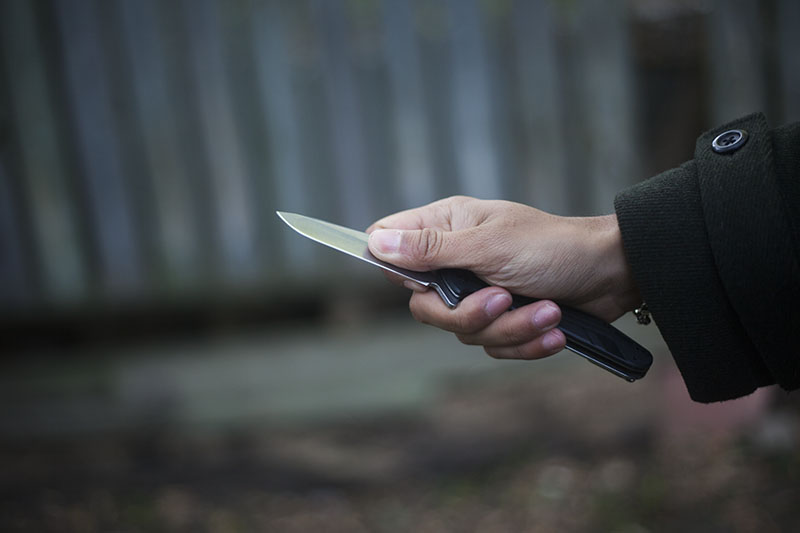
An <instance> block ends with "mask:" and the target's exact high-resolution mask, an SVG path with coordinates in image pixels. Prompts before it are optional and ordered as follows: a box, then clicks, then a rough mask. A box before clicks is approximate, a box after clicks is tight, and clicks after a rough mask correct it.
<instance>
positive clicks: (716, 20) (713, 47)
mask: <svg viewBox="0 0 800 533" xmlns="http://www.w3.org/2000/svg"><path fill="white" fill-rule="evenodd" d="M712 8H713V11H712V12H711V14H710V16H709V17H708V39H709V46H708V52H709V59H708V65H709V68H710V71H711V88H710V91H711V92H710V95H709V96H710V100H709V101H710V104H711V122H712V123H713V124H721V123H723V122H727V121H729V120H733V119H735V118H737V117H740V116H742V115H745V114H747V113H752V112H753V111H757V110H762V109H764V105H765V104H766V98H765V95H766V84H765V78H766V72H765V68H764V63H763V54H764V46H763V33H762V32H763V29H762V27H761V24H762V20H761V16H760V12H759V2H758V0H724V1H723V0H714V2H713V3H712ZM795 30H796V29H795Z"/></svg>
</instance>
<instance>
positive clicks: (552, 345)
mask: <svg viewBox="0 0 800 533" xmlns="http://www.w3.org/2000/svg"><path fill="white" fill-rule="evenodd" d="M542 347H543V348H544V349H545V350H547V351H549V352H559V351H561V349H562V348H563V347H564V335H563V334H562V333H561V331H559V330H557V329H553V330H550V331H548V332H547V333H545V334H544V337H542Z"/></svg>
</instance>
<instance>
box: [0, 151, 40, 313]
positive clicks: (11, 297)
mask: <svg viewBox="0 0 800 533" xmlns="http://www.w3.org/2000/svg"><path fill="white" fill-rule="evenodd" d="M15 200H16V198H15V195H14V190H13V186H12V183H11V176H10V175H9V174H8V172H6V165H5V161H4V159H3V157H2V155H0V311H6V310H8V309H10V308H11V309H13V308H16V307H21V306H22V305H24V304H25V303H27V302H31V301H33V300H34V294H32V291H31V287H32V285H33V283H32V280H31V279H30V278H31V276H30V275H29V273H30V268H29V261H27V260H26V253H25V247H24V244H23V236H22V229H21V227H20V226H21V225H20V216H21V215H22V213H21V209H20V208H21V206H20V205H19V203H18V202H17V201H15Z"/></svg>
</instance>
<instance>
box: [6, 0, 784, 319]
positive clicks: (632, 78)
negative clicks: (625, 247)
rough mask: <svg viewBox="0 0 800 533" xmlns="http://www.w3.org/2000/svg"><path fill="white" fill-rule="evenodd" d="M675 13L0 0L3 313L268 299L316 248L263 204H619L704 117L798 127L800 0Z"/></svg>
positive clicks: (649, 5)
mask: <svg viewBox="0 0 800 533" xmlns="http://www.w3.org/2000/svg"><path fill="white" fill-rule="evenodd" d="M685 4H686V3H685V2H684V3H675V2H668V1H651V2H641V3H637V2H631V3H626V2H621V1H614V2H607V1H602V0H585V1H571V2H567V1H547V0H516V1H511V0H502V1H501V0H497V1H488V0H482V1H481V0H448V1H433V0H414V1H403V0H383V1H377V0H361V1H333V0H330V1H327V0H317V1H305V0H303V1H296V2H293V1H286V2H279V1H257V0H232V1H214V0H182V1H181V0H174V1H172V0H170V1H155V0H72V1H68V0H51V1H30V0H3V1H2V2H0V47H2V53H0V311H4V312H12V313H13V312H14V311H15V310H18V309H40V308H52V307H65V308H67V309H69V308H72V307H74V306H76V305H78V306H79V305H83V304H86V303H100V304H101V305H104V304H106V303H115V304H119V303H126V302H132V301H133V302H138V301H149V302H156V303H157V302H159V301H161V300H163V299H165V298H176V297H177V298H180V297H182V296H185V295H194V296H196V295H198V294H200V295H202V294H207V293H218V292H225V291H246V290H251V289H253V288H255V289H256V290H261V291H263V292H264V294H268V293H269V291H270V290H271V288H274V287H275V286H277V284H281V285H285V284H292V283H296V282H298V280H299V276H300V275H301V274H307V273H308V272H311V268H310V265H311V263H313V262H314V261H315V258H318V257H320V256H319V255H318V254H319V252H317V251H316V250H315V249H314V248H313V246H310V245H309V243H307V242H305V241H303V240H301V239H299V238H296V237H295V236H294V235H290V234H288V233H287V232H286V229H285V228H284V227H282V225H281V224H280V223H279V222H278V220H277V218H276V217H275V215H274V212H275V210H276V209H281V210H288V211H297V212H301V213H306V214H310V215H314V216H319V217H322V218H326V219H329V220H332V221H337V222H340V223H343V224H346V225H350V226H354V227H365V226H366V225H368V224H369V222H371V221H372V220H374V219H375V218H377V217H379V216H381V215H383V214H386V213H389V212H392V211H395V210H398V209H402V208H406V207H410V206H416V205H420V204H423V203H426V202H429V201H432V200H434V199H436V198H439V197H442V196H446V195H450V194H456V193H457V194H468V195H474V196H478V197H485V198H489V197H493V198H507V199H512V200H518V201H523V202H527V203H531V204H534V205H536V206H539V207H542V208H544V209H548V210H550V211H555V212H559V213H583V214H586V213H593V212H608V211H610V210H611V209H612V207H611V206H612V199H613V196H614V193H615V192H616V191H617V190H619V189H620V188H622V187H624V186H626V185H628V184H630V183H632V182H634V181H637V180H639V179H642V178H644V177H646V173H647V172H649V171H651V170H660V169H653V168H651V167H652V166H653V164H654V163H653V160H654V157H653V154H655V153H660V154H662V158H664V159H665V160H666V161H667V164H677V163H679V162H680V160H679V159H675V155H674V154H676V153H677V154H681V155H686V156H687V157H690V156H691V152H690V147H691V146H692V144H693V140H694V135H696V134H697V133H699V131H698V126H708V125H710V124H712V123H715V122H717V121H719V120H722V119H727V118H731V117H733V116H735V115H737V114H740V113H743V112H748V111H750V110H753V109H765V110H766V111H768V112H769V114H770V117H771V118H774V119H776V120H778V121H782V120H787V119H795V120H796V119H798V118H800V94H798V92H800V79H798V78H800V66H799V65H798V63H797V62H798V55H797V54H796V51H797V50H798V49H800V46H798V44H800V43H798V35H800V31H798V30H800V8H799V7H798V6H800V4H798V3H797V2H794V1H792V0H775V1H773V2H767V3H764V2H756V1H751V0H727V1H725V2H722V1H715V2H710V3H708V2H706V3H703V4H702V5H701V7H700V8H696V7H691V6H690V7H687V6H686V5H685ZM765 5H766V7H765ZM649 29H652V30H653V31H650V30H649ZM659 32H660V33H659ZM670 32H671V33H670ZM661 36H663V37H664V38H665V39H666V42H663V40H660V37H661ZM687 36H688V38H687ZM653 54H655V55H656V56H657V57H656V58H655V59H652V58H651V55H653ZM687 72H688V74H687ZM670 84H672V85H670ZM667 114H668V115H669V116H667ZM654 118H655V119H657V120H654ZM676 133H677V134H679V135H676ZM665 137H667V139H668V140H665ZM656 144H657V146H655V145H656ZM665 145H666V146H670V147H672V148H671V149H670V150H671V151H669V152H668V155H663V149H664V146H665ZM659 150H661V152H659Z"/></svg>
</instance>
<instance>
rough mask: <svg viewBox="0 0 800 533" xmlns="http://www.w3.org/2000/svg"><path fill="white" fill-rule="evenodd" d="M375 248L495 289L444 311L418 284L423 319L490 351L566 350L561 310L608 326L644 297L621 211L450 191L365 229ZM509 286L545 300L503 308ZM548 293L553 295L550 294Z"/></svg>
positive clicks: (513, 354) (417, 305) (416, 301)
mask: <svg viewBox="0 0 800 533" xmlns="http://www.w3.org/2000/svg"><path fill="white" fill-rule="evenodd" d="M367 232H369V233H370V240H369V246H370V251H371V252H372V253H373V254H374V255H375V256H376V257H378V258H379V259H382V260H384V261H387V262H389V263H392V264H394V265H397V266H400V267H403V268H408V269H411V270H418V271H426V270H436V269H440V268H464V269H467V270H471V271H472V272H474V273H475V274H476V275H478V276H479V277H480V278H482V279H483V280H484V281H486V282H487V283H489V284H490V285H492V286H490V287H487V288H484V289H481V290H480V291H478V292H476V293H474V294H471V295H470V296H468V297H467V298H465V299H464V300H463V301H462V302H461V303H460V304H459V306H458V308H456V309H449V308H447V307H446V306H445V305H444V303H443V302H442V301H441V300H440V298H439V296H438V295H437V294H436V293H435V292H433V291H427V290H426V289H425V288H424V287H421V286H419V285H416V284H413V283H412V282H407V283H406V286H408V287H410V288H412V289H414V291H415V292H414V294H413V295H412V297H411V301H410V304H409V306H410V308H411V312H412V314H413V315H414V317H415V318H416V319H417V320H419V321H420V322H423V323H426V324H431V325H434V326H437V327H439V328H441V329H444V330H447V331H451V332H453V333H455V334H456V335H457V337H458V338H459V340H461V342H463V343H465V344H477V345H482V346H483V347H484V349H485V350H486V352H487V353H488V354H489V355H491V356H492V357H497V358H514V359H535V358H540V357H545V356H547V355H552V354H553V353H556V352H558V351H560V350H561V349H563V348H564V344H565V342H566V341H565V338H564V334H563V333H562V332H561V331H559V330H558V329H556V326H557V324H558V322H559V320H560V319H561V312H560V309H559V308H558V306H556V305H555V304H554V303H553V302H552V301H550V300H549V299H553V300H558V301H559V302H560V303H563V304H565V305H569V306H571V307H575V308H578V309H581V310H583V311H586V312H588V313H590V314H593V315H595V316H598V317H600V318H602V319H604V320H606V321H607V322H612V321H613V320H615V319H617V318H619V317H620V316H622V314H624V313H625V312H627V311H629V310H631V309H633V308H634V307H636V305H638V304H639V303H640V301H641V299H640V297H639V294H638V290H637V289H636V286H635V284H634V282H633V279H632V277H631V274H630V270H629V268H628V265H627V262H626V260H625V255H624V252H623V249H622V240H621V237H620V233H619V227H618V225H617V221H616V216H615V215H608V216H602V217H584V218H568V217H560V216H556V215H551V214H548V213H545V212H543V211H540V210H538V209H534V208H532V207H528V206H525V205H522V204H518V203H513V202H505V201H485V200H476V199H474V198H468V197H452V198H447V199H444V200H440V201H438V202H434V203H432V204H429V205H427V206H424V207H420V208H417V209H411V210H408V211H403V212H400V213H396V214H394V215H390V216H388V217H386V218H383V219H381V220H379V221H377V222H376V223H375V224H373V225H372V226H370V228H369V229H368V230H367ZM511 292H513V293H515V294H519V295H522V296H530V297H534V298H542V299H543V300H541V301H538V302H535V303H533V304H530V305H527V306H524V307H521V308H518V309H515V310H513V311H509V312H506V311H507V310H508V308H509V307H510V305H511ZM545 298H546V299H545Z"/></svg>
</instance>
